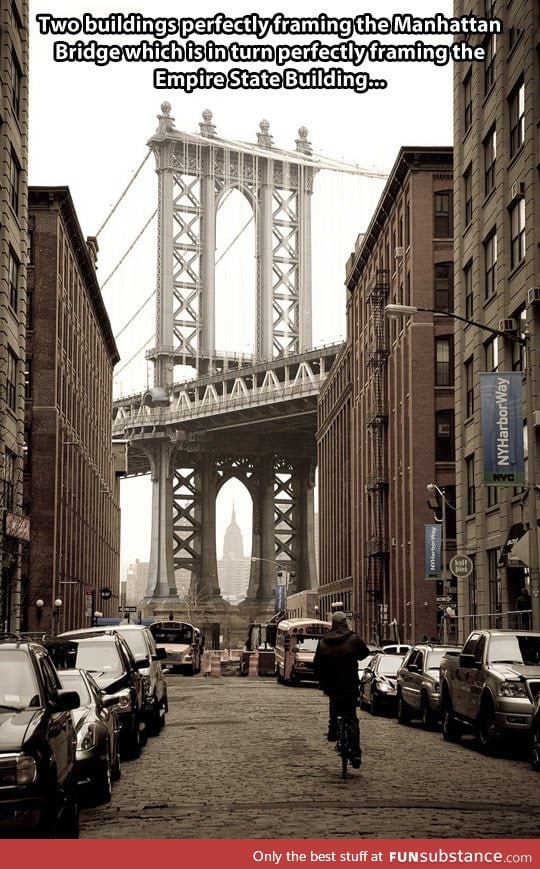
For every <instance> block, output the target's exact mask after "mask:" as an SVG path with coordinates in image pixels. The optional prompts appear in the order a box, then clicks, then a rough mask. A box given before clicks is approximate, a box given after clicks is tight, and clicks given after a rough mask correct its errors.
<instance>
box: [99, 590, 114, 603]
mask: <svg viewBox="0 0 540 869" xmlns="http://www.w3.org/2000/svg"><path fill="white" fill-rule="evenodd" d="M99 596H100V598H101V600H109V598H111V597H112V591H111V589H110V588H100V590H99Z"/></svg>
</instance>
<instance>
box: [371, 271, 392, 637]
mask: <svg viewBox="0 0 540 869" xmlns="http://www.w3.org/2000/svg"><path fill="white" fill-rule="evenodd" d="M389 289H390V273H389V271H388V270H387V269H378V270H377V272H376V273H375V275H374V277H373V280H372V282H371V284H370V286H369V288H368V295H367V304H368V316H369V344H368V348H367V355H366V362H367V371H368V378H369V379H368V382H369V390H368V405H367V409H366V410H367V412H366V427H367V446H368V449H367V462H368V465H367V467H366V472H367V473H366V495H367V504H368V538H367V576H366V580H365V591H366V610H367V615H368V617H369V620H370V621H371V624H372V625H373V628H374V632H375V635H376V637H377V638H378V639H380V638H381V637H382V634H383V627H382V626H383V624H385V623H386V622H387V616H388V610H387V606H388V605H387V602H386V575H387V570H388V558H389V548H388V539H387V532H386V521H385V516H386V501H387V492H388V478H387V473H386V462H385V431H386V427H387V424H388V407H387V399H386V388H385V373H386V371H385V369H386V360H387V357H388V350H387V346H386V336H385V321H384V306H385V303H386V298H387V295H388V292H389Z"/></svg>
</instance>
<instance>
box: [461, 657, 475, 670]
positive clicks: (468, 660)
mask: <svg viewBox="0 0 540 869" xmlns="http://www.w3.org/2000/svg"><path fill="white" fill-rule="evenodd" d="M475 665H476V659H475V657H474V655H460V656H459V666H460V667H468V668H471V667H474V666H475Z"/></svg>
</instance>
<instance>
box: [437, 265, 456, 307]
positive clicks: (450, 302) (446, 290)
mask: <svg viewBox="0 0 540 869" xmlns="http://www.w3.org/2000/svg"><path fill="white" fill-rule="evenodd" d="M453 307H454V263H451V262H450V263H436V264H435V308H436V309H437V311H451V310H452V309H453Z"/></svg>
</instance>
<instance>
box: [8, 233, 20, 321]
mask: <svg viewBox="0 0 540 869" xmlns="http://www.w3.org/2000/svg"><path fill="white" fill-rule="evenodd" d="M18 301H19V262H18V260H17V258H16V256H15V254H14V253H13V251H12V250H11V248H10V249H9V304H10V305H11V307H12V308H13V310H14V311H17V303H18Z"/></svg>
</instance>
